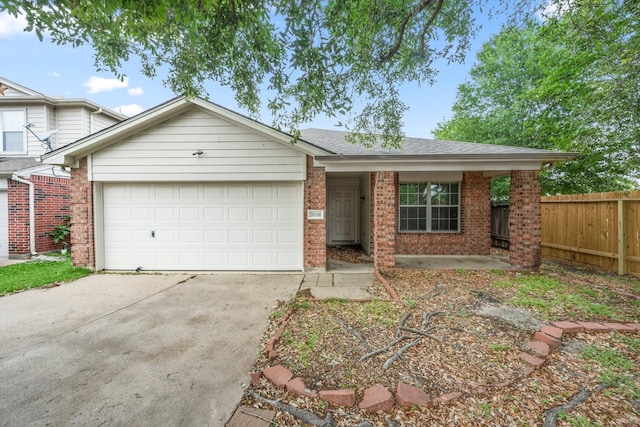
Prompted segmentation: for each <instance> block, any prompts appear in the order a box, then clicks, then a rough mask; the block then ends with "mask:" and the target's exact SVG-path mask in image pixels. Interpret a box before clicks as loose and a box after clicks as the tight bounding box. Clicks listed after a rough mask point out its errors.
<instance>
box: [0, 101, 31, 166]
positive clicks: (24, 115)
mask: <svg viewBox="0 0 640 427" xmlns="http://www.w3.org/2000/svg"><path fill="white" fill-rule="evenodd" d="M9 111H19V112H21V113H22V118H23V122H24V123H23V124H27V109H26V108H3V109H0V113H4V112H9ZM1 132H4V130H3V129H2V128H1V127H0V138H2V139H0V153H2V155H7V156H9V155H25V154H27V153H28V151H29V150H28V144H27V129H26V128H24V126H23V127H22V151H4V139H3V136H2V135H1Z"/></svg>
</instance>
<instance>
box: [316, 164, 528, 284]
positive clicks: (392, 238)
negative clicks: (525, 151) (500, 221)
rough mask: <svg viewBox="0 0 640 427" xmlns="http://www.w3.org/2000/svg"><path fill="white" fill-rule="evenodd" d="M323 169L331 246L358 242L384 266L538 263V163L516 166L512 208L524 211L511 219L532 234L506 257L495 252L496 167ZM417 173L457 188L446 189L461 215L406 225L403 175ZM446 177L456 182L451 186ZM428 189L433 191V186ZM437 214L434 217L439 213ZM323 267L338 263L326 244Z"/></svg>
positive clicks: (520, 265) (433, 182)
mask: <svg viewBox="0 0 640 427" xmlns="http://www.w3.org/2000/svg"><path fill="white" fill-rule="evenodd" d="M324 175H325V180H326V181H325V185H326V187H325V188H326V192H325V197H326V198H325V209H326V218H325V221H326V222H325V226H326V234H325V241H326V245H327V247H328V248H331V247H335V246H345V245H359V246H360V247H361V248H362V251H363V253H364V254H365V255H367V256H370V257H371V260H372V263H373V265H374V266H375V268H377V269H379V270H381V271H384V270H390V269H393V268H424V269H436V270H438V269H453V270H456V269H478V270H494V269H495V270H501V269H510V268H518V269H520V268H522V269H531V268H537V265H539V255H538V253H539V248H536V247H535V246H536V245H535V243H534V242H531V240H530V239H531V236H532V235H533V236H535V234H536V233H535V232H536V229H535V227H536V226H539V223H537V221H536V218H537V215H536V212H537V210H538V209H539V202H538V200H539V199H538V197H539V196H537V194H539V193H537V192H536V187H537V184H538V182H537V180H538V177H537V171H512V172H511V175H512V189H511V190H512V200H513V202H514V210H517V211H519V212H520V215H518V219H519V222H520V224H512V227H515V228H516V229H515V230H514V233H516V234H521V235H523V234H524V235H526V239H521V240H520V242H521V243H523V244H521V245H518V244H517V243H516V244H514V245H513V246H512V250H511V251H510V252H505V253H503V256H502V257H501V258H496V257H495V256H491V236H490V221H491V219H490V203H491V202H490V182H491V178H492V177H491V175H490V174H487V173H483V172H463V171H460V172H459V173H458V175H456V176H455V177H453V175H454V174H453V173H451V172H449V173H442V172H440V173H429V174H426V173H419V174H418V173H409V174H407V173H402V172H400V173H398V172H377V171H373V172H328V173H325V174H324ZM416 177H418V178H419V179H418V178H416ZM452 177H453V178H452ZM409 178H411V179H409ZM419 180H423V181H424V182H428V183H429V185H431V188H437V189H441V188H443V187H444V188H446V189H447V191H450V192H451V194H450V195H449V194H447V195H446V197H447V200H449V202H447V203H448V204H449V205H452V206H448V207H447V209H446V210H447V212H455V214H454V215H451V216H452V217H455V221H456V222H452V221H451V220H450V221H449V223H448V224H450V225H451V228H450V229H445V230H439V231H435V229H434V231H431V230H430V229H429V230H428V231H427V232H425V231H415V230H406V229H403V226H402V224H405V223H401V222H400V221H401V220H402V218H401V217H402V215H403V214H402V213H401V210H400V209H401V207H402V203H403V202H402V199H403V197H402V195H401V191H404V190H403V188H404V187H405V186H406V185H407V184H403V183H405V182H413V181H419ZM423 181H420V182H423ZM443 182H448V183H453V184H447V185H448V186H447V185H443V184H442V183H443ZM426 188H429V187H428V186H427V187H426ZM523 196H524V197H523ZM427 197H428V198H431V197H432V196H431V193H429V195H427ZM434 197H435V196H434ZM438 197H442V194H439V195H438ZM435 208H436V207H434V209H435ZM439 210H442V209H441V208H439ZM406 211H407V210H405V211H404V212H406ZM426 212H428V215H429V216H428V217H427V219H426V220H427V221H429V222H430V223H431V221H432V219H431V217H430V213H431V212H432V211H431V208H428V210H426ZM405 221H406V220H405ZM408 221H409V222H408V224H411V221H414V222H416V223H419V221H421V220H420V219H417V220H411V218H409V219H408ZM433 221H434V222H433V224H436V223H435V219H434V220H433ZM441 223H442V222H440V223H439V224H441ZM523 226H524V227H523ZM404 227H405V228H406V224H405V226H404ZM523 232H524V233H523ZM524 235H523V236H522V237H525V236H524ZM534 241H535V239H534ZM531 243H534V245H531ZM332 264H333V265H332ZM325 267H326V268H327V269H328V270H332V269H333V270H335V268H336V267H339V266H336V265H335V263H332V262H331V257H330V256H329V253H328V252H327V256H326V262H325ZM343 268H346V267H345V266H343Z"/></svg>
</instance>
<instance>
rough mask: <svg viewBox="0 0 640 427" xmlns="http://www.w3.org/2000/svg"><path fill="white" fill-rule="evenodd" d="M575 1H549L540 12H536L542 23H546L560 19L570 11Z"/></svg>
mask: <svg viewBox="0 0 640 427" xmlns="http://www.w3.org/2000/svg"><path fill="white" fill-rule="evenodd" d="M573 1H574V0H547V2H546V4H543V5H542V6H541V8H540V9H539V10H538V12H536V15H537V16H538V18H539V19H540V20H541V21H546V20H547V19H549V18H559V17H560V16H562V15H564V14H565V13H566V12H567V11H569V9H570V8H571V6H572V4H573Z"/></svg>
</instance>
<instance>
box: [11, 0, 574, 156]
mask: <svg viewBox="0 0 640 427" xmlns="http://www.w3.org/2000/svg"><path fill="white" fill-rule="evenodd" d="M573 3H576V1H573V0H100V1H88V0H55V1H51V0H0V11H8V12H9V13H11V14H13V15H16V16H17V15H18V14H20V15H23V16H25V17H26V19H27V22H28V26H27V28H26V30H27V31H35V32H36V33H37V34H38V35H39V36H40V37H41V38H42V36H43V35H44V34H48V35H49V36H50V37H51V39H52V40H53V41H54V42H56V43H60V44H71V45H74V46H79V45H82V44H88V45H91V46H93V48H94V50H95V65H96V67H97V69H99V70H106V71H110V72H113V73H115V74H116V75H120V74H121V71H120V70H121V69H122V67H121V66H122V64H123V62H125V61H128V60H129V59H130V58H131V57H139V58H140V60H141V64H142V72H143V73H144V74H145V75H147V76H149V77H152V78H155V77H160V78H162V79H163V81H164V83H165V84H166V85H167V86H168V87H169V88H170V89H171V90H172V91H173V92H174V93H176V94H186V95H188V96H202V97H205V98H206V97H207V96H208V94H207V92H206V90H205V85H206V83H207V82H210V81H213V82H217V83H218V84H220V85H223V86H229V87H230V88H231V89H232V90H233V91H234V93H235V96H236V100H237V102H238V104H239V105H240V106H241V107H243V108H245V109H247V111H249V112H250V113H251V114H253V115H255V114H257V112H258V111H259V110H260V109H261V107H263V106H264V105H267V106H268V108H269V109H270V111H271V114H272V116H273V117H274V123H273V124H274V125H276V126H277V127H279V128H281V129H283V130H287V131H290V132H292V133H294V134H295V133H296V129H297V128H298V126H299V125H300V124H302V123H304V122H307V121H310V120H311V119H312V118H313V117H315V116H316V115H318V114H325V115H327V116H330V117H336V118H338V120H340V121H344V125H345V127H346V128H347V129H348V130H355V131H357V132H360V134H357V135H356V134H355V133H354V134H352V136H353V137H354V139H356V140H358V141H360V142H367V141H369V142H370V141H371V140H373V139H374V134H375V135H379V136H380V137H381V139H382V142H383V143H384V144H386V145H397V144H398V143H399V141H400V138H401V136H402V115H403V113H404V111H405V110H406V109H407V106H406V105H405V103H404V102H403V101H402V99H401V97H400V95H399V89H400V88H401V87H402V86H403V85H404V84H405V83H408V82H418V83H431V82H433V80H434V78H435V76H436V72H437V70H436V69H435V68H434V63H435V61H437V60H442V59H444V60H446V61H448V62H457V61H461V60H463V59H464V55H465V53H466V52H467V51H468V48H469V44H470V41H471V39H472V37H473V36H474V34H475V32H476V30H477V29H478V26H477V25H476V23H475V20H474V12H477V11H478V10H481V9H483V8H484V13H485V14H492V13H497V12H503V13H507V14H509V13H513V14H514V15H515V16H526V15H530V14H531V13H532V12H533V11H534V10H536V9H538V10H540V9H544V8H553V7H554V6H556V8H557V7H560V6H562V5H563V4H568V5H569V6H571V5H572V4H573ZM160 67H162V68H160ZM164 70H168V71H166V72H165V71H164ZM157 74H162V75H161V76H157Z"/></svg>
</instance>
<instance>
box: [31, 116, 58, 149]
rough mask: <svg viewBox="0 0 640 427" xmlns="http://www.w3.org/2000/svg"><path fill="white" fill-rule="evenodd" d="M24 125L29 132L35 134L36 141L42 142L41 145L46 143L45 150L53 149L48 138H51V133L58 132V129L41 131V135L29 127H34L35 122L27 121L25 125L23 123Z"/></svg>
mask: <svg viewBox="0 0 640 427" xmlns="http://www.w3.org/2000/svg"><path fill="white" fill-rule="evenodd" d="M24 127H25V128H26V129H27V130H28V131H29V132H31V134H32V135H33V136H35V137H36V138H37V139H38V141H40V142H42V143H43V145H44V144H46V146H45V148H46V149H47V152H49V151H53V147H51V140H50V139H49V138H51V137H52V136H53V135H55V134H56V133H58V132H59V129H54V130H50V131H48V132H45V133H43V134H42V135H38V134H37V133H35V132H34V131H33V129H31V128H34V127H36V125H35V123H27V124H26V125H24Z"/></svg>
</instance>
